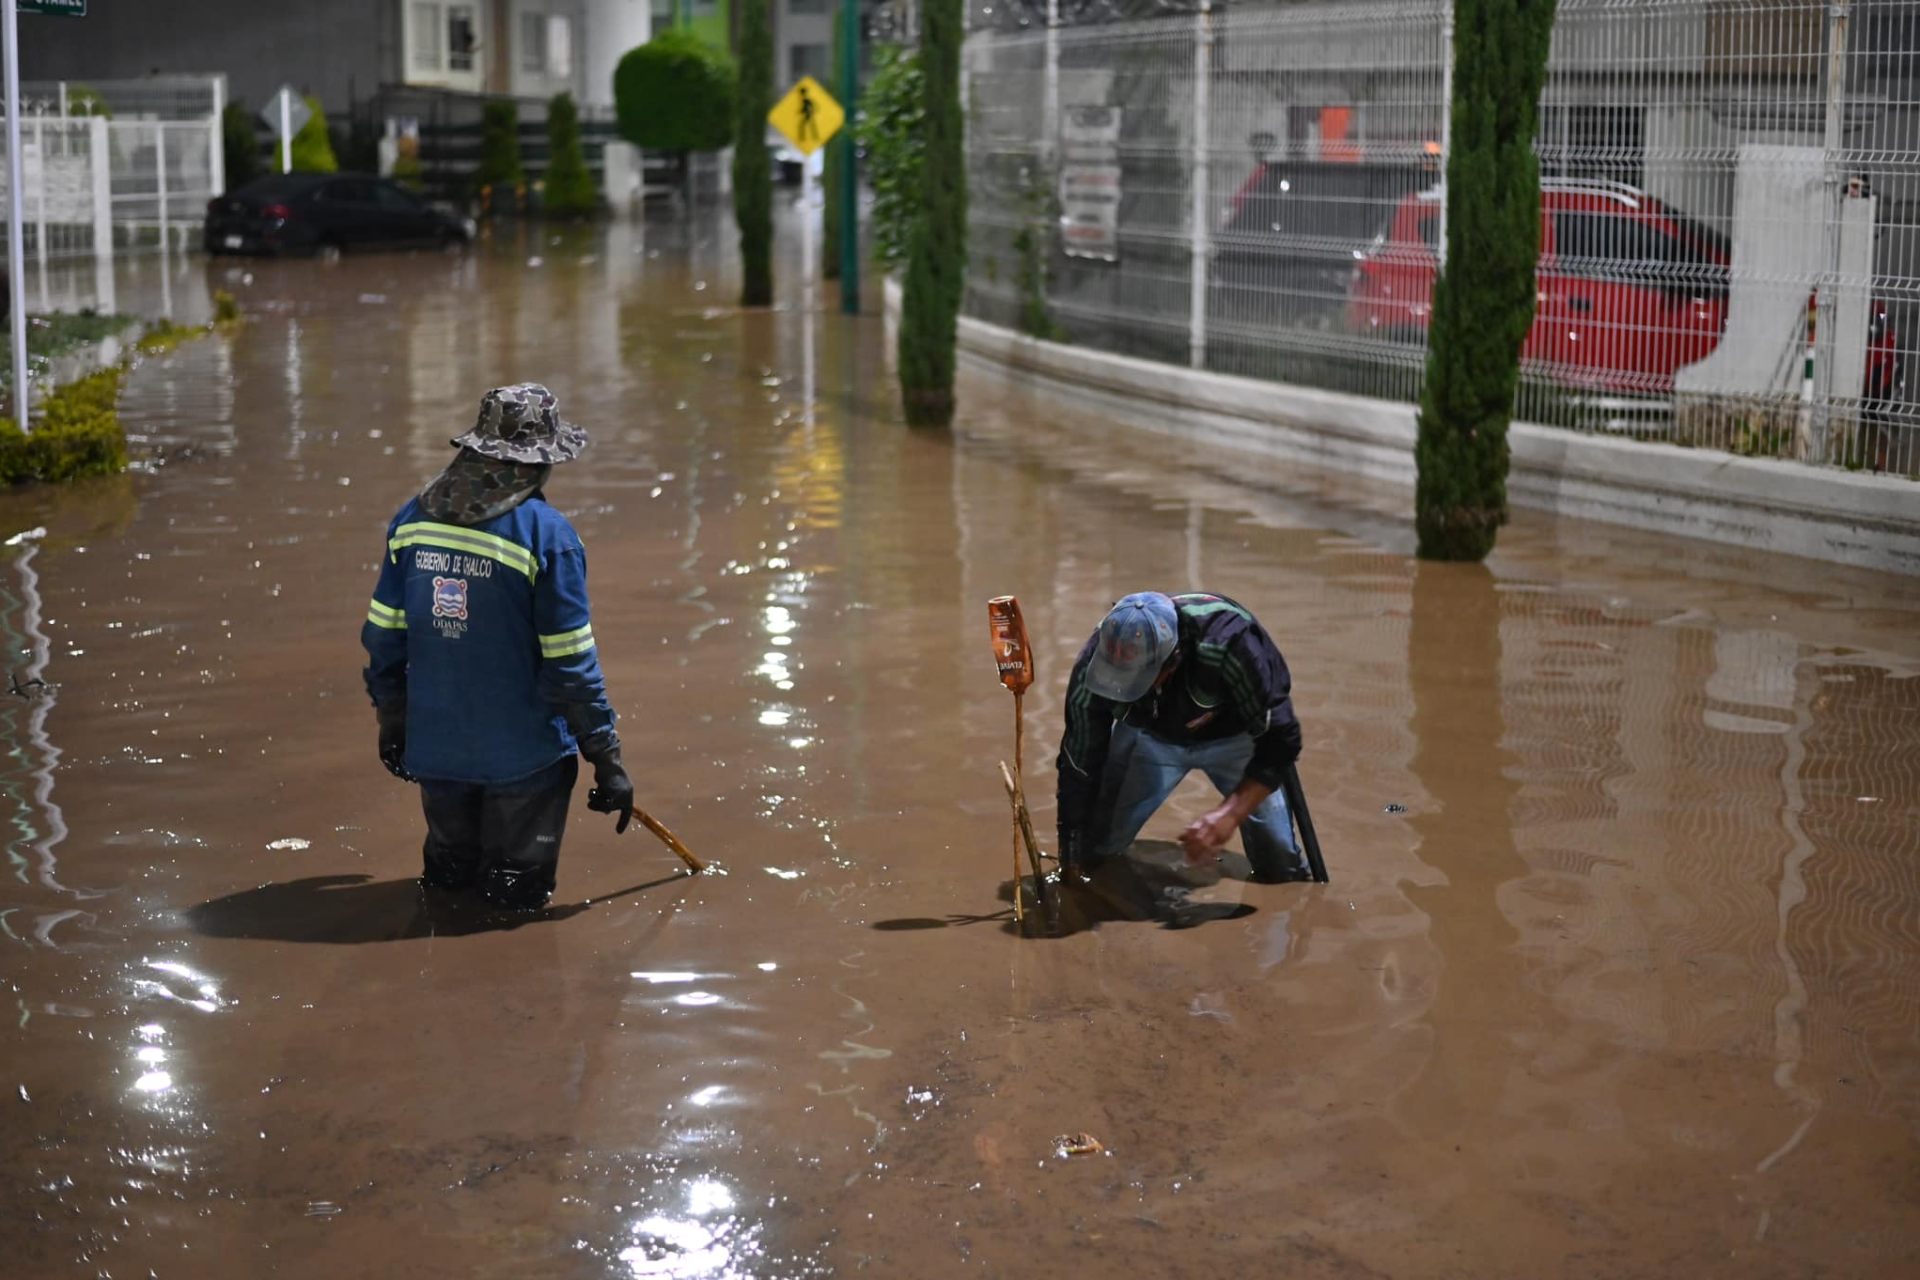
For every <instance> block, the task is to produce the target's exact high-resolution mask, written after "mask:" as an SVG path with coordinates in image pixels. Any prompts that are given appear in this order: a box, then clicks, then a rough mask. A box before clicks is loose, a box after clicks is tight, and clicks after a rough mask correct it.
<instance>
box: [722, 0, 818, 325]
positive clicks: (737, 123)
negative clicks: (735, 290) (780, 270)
mask: <svg viewBox="0 0 1920 1280" xmlns="http://www.w3.org/2000/svg"><path fill="white" fill-rule="evenodd" d="M739 2H740V4H741V14H740V23H741V26H740V84H739V94H738V99H737V102H736V104H735V112H734V137H733V218H734V221H735V222H737V223H739V224H740V268H741V280H740V305H741V306H743V307H764V306H766V305H767V304H768V303H770V302H772V301H773V157H772V156H771V155H770V154H769V153H768V151H767V110H768V108H770V107H771V106H772V105H773V32H772V31H771V30H770V29H769V26H768V21H767V18H768V15H767V9H768V6H769V5H770V4H771V0H739ZM802 212H803V213H804V212H805V211H804V210H803V211H802Z"/></svg>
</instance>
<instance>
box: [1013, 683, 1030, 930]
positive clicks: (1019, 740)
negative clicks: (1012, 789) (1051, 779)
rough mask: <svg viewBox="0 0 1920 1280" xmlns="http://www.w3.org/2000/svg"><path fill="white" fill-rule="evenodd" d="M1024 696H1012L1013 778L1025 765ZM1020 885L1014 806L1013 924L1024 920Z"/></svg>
mask: <svg viewBox="0 0 1920 1280" xmlns="http://www.w3.org/2000/svg"><path fill="white" fill-rule="evenodd" d="M1026 696H1027V695H1026V692H1025V691H1024V690H1015V691H1014V695H1013V775H1014V777H1015V778H1019V777H1022V776H1023V770H1022V769H1021V765H1022V764H1024V763H1025V761H1024V759H1023V756H1024V748H1025V745H1026V738H1027V717H1026ZM1020 883H1021V875H1020V810H1019V808H1018V807H1017V806H1016V807H1015V809H1014V811H1013V920H1014V923H1015V924H1023V923H1025V920H1026V912H1025V910H1024V908H1023V907H1022V906H1021V897H1022V894H1021V892H1020Z"/></svg>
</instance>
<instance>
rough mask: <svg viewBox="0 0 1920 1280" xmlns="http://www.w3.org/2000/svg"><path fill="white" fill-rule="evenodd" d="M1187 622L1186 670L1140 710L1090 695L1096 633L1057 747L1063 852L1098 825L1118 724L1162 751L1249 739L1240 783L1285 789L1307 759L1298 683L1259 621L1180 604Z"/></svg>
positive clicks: (1200, 597) (1203, 599)
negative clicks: (1296, 701) (1291, 772)
mask: <svg viewBox="0 0 1920 1280" xmlns="http://www.w3.org/2000/svg"><path fill="white" fill-rule="evenodd" d="M1173 605H1174V610H1175V612H1176V613H1177V614H1178V615H1179V619H1180V637H1179V654H1180V663H1179V666H1178V667H1177V668H1176V669H1175V671H1174V674H1173V677H1172V678H1171V679H1169V680H1168V681H1167V683H1166V684H1165V685H1163V686H1161V687H1160V689H1159V690H1157V691H1156V692H1153V693H1149V694H1148V695H1147V696H1146V697H1144V698H1142V699H1141V700H1140V701H1138V702H1135V703H1131V704H1126V703H1117V702H1110V701H1108V700H1107V699H1105V698H1102V697H1100V696H1099V695H1097V694H1095V693H1094V692H1093V691H1092V690H1091V689H1089V688H1088V687H1087V680H1086V676H1087V664H1088V663H1089V662H1090V661H1091V659H1092V657H1093V651H1094V646H1095V644H1096V643H1097V642H1098V640H1099V632H1097V631H1096V632H1095V633H1094V634H1093V636H1092V637H1090V638H1089V639H1088V640H1087V643H1086V645H1085V647H1083V648H1082V649H1081V650H1080V656H1079V658H1077V659H1076V660H1075V661H1074V664H1073V674H1072V675H1071V676H1070V677H1069V678H1068V680H1067V709H1066V731H1065V732H1064V733H1063V734H1062V735H1061V739H1060V756H1059V759H1058V760H1057V761H1056V762H1055V767H1056V769H1057V771H1058V773H1059V792H1058V797H1059V802H1060V814H1059V824H1060V843H1061V847H1062V848H1069V847H1072V846H1073V845H1074V844H1075V843H1076V840H1075V839H1073V838H1070V837H1077V836H1078V835H1079V833H1080V832H1082V831H1083V830H1085V829H1086V828H1087V827H1088V825H1089V823H1090V821H1091V819H1092V818H1093V816H1094V815H1093V812H1092V811H1093V807H1094V804H1095V803H1096V802H1097V800H1098V798H1099V794H1100V780H1101V774H1102V773H1103V772H1104V771H1105V768H1106V762H1107V744H1108V742H1109V741H1110V740H1111V738H1112V737H1113V725H1114V722H1115V721H1116V720H1125V721H1126V722H1127V723H1128V724H1129V725H1132V726H1133V727H1134V728H1136V729H1139V730H1141V731H1143V732H1146V733H1150V734H1152V735H1153V736H1154V737H1156V738H1159V739H1161V740H1162V741H1165V742H1172V743H1195V742H1211V741H1214V740H1216V739H1219V738H1230V737H1233V736H1234V735H1236V734H1246V735H1248V736H1249V737H1251V738H1252V739H1253V759H1252V760H1250V761H1249V762H1248V764H1247V772H1246V777H1245V778H1243V779H1242V781H1247V782H1257V783H1259V784H1260V785H1261V786H1264V787H1268V788H1270V789H1273V790H1278V789H1279V787H1280V781H1281V779H1282V778H1283V777H1284V776H1285V775H1286V771H1287V766H1288V765H1290V764H1292V763H1293V762H1294V761H1295V760H1297V759H1299V758H1300V722H1299V721H1298V720H1296V719H1294V715H1293V698H1292V693H1293V677H1292V676H1291V675H1290V674H1289V673H1288V671H1287V661H1286V659H1285V658H1283V657H1281V656H1280V649H1279V647H1278V646H1277V645H1275V644H1274V643H1273V640H1272V639H1271V638H1270V637H1269V636H1268V635H1267V633H1266V631H1265V629H1264V628H1262V627H1261V625H1260V623H1259V621H1258V620H1257V619H1256V618H1255V617H1254V616H1253V615H1252V614H1251V613H1249V612H1248V611H1247V610H1246V608H1245V607H1243V606H1242V605H1239V604H1237V603H1235V602H1234V601H1232V600H1229V599H1228V598H1227V597H1225V596H1220V595H1210V594H1204V593H1196V594H1193V595H1184V596H1174V597H1173Z"/></svg>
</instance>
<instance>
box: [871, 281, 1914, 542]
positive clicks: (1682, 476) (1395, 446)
mask: <svg viewBox="0 0 1920 1280" xmlns="http://www.w3.org/2000/svg"><path fill="white" fill-rule="evenodd" d="M899 299H900V295H899V287H898V285H897V284H895V283H893V282H891V281H890V282H889V283H888V285H887V309H888V312H889V313H890V318H891V317H892V315H893V314H894V313H897V311H898V308H899ZM960 351H961V356H962V360H963V363H965V364H966V365H967V366H969V367H971V368H973V369H975V370H977V371H979V372H983V373H990V374H994V375H997V376H1001V377H1005V378H1008V379H1011V380H1013V381H1015V382H1018V383H1020V384H1023V385H1025V386H1027V387H1029V388H1030V389H1032V390H1034V391H1036V392H1038V393H1041V394H1047V395H1057V396H1059V397H1060V398H1061V399H1062V401H1063V402H1065V403H1070V404H1072V405H1073V406H1075V407H1076V408H1080V409H1084V410H1086V411H1088V412H1091V413H1096V414H1099V415H1101V416H1103V417H1105V418H1107V419H1108V420H1110V421H1113V422H1115V423H1119V424H1123V425H1125V426H1127V427H1129V428H1133V429H1136V430H1141V431H1149V432H1153V433H1155V434H1158V435H1162V436H1167V437H1171V438H1175V439H1179V440H1184V441H1189V442H1191V443H1193V444H1195V445H1199V446H1204V447H1208V448H1219V449H1230V450H1236V451H1239V452H1242V453H1245V454H1249V455H1253V456H1258V457H1264V458H1272V459H1279V460H1283V461H1286V462H1289V463H1294V464H1299V465H1306V466H1312V467H1316V468H1321V469H1324V470H1327V471H1329V472H1333V473H1337V474H1339V475H1343V476H1359V477H1364V478H1366V479H1367V480H1369V481H1373V482H1385V483H1387V484H1392V485H1397V486H1401V487H1404V488H1405V489H1407V490H1408V491H1411V490H1412V487H1413V482H1414V461H1413V440H1414V407H1413V406H1412V405H1409V404H1399V403H1395V402H1392V401H1386V400H1373V399H1369V398H1367V397H1365V396H1354V395H1346V394H1342V393H1339V392H1333V391H1320V390H1316V389H1314V388H1311V387H1297V386H1291V385H1288V384H1286V383H1278V382H1263V381H1259V380H1257V379H1252V378H1238V377H1232V376H1229V375H1226V374H1218V373H1207V372H1201V371H1198V370H1193V369H1184V368H1181V367H1179V366H1177V365H1167V364H1158V363H1155V362H1153V361H1149V360H1140V359H1136V358H1134V357H1132V356H1120V355H1114V354H1111V353H1109V352H1104V351H1093V350H1088V349H1085V348H1081V347H1073V346H1066V345H1062V344H1060V343H1053V342H1040V341H1037V340H1035V339H1033V338H1028V337H1025V336H1023V335H1020V334H1018V333H1015V332H1013V331H1012V330H1009V329H1004V328H1001V327H1000V326H998V325H991V324H987V323H985V322H983V321H979V320H974V319H971V318H968V317H965V316H963V317H961V320H960ZM1508 442H1509V445H1510V447H1511V449H1512V457H1513V462H1512V470H1511V472H1510V473H1509V475H1508V478H1507V495H1508V499H1509V501H1511V502H1512V503H1513V504H1514V505H1515V506H1518V507H1528V508H1533V509H1537V510H1542V511H1549V512H1554V513H1557V514H1559V515H1564V516H1571V517H1575V518H1578V519H1582V520H1600V521H1604V522H1606V523H1609V524H1617V525H1625V526H1629V527H1631V528H1635V529H1645V530H1650V531H1654V532H1659V533H1670V534H1678V535H1680V536H1682V537H1690V538H1704V539H1708V540H1710V541H1714V542H1723V543H1730V544H1734V545H1737V546H1742V547H1747V548H1750V549H1754V550H1761V551H1773V552H1778V553H1780V554H1783V555H1796V556H1809V557H1812V558H1814V559H1818V560H1827V561H1832V562H1835V563H1839V564H1848V565H1855V566H1858V567H1861V568H1867V569H1879V570H1885V571H1889V572H1894V573H1903V574H1910V575H1915V576H1920V483H1915V482H1914V481H1912V480H1905V479H1899V478H1895V477H1890V476H1878V475H1867V474H1862V473H1858V472H1850V471H1842V470H1838V469H1835V468H1826V467H1809V466H1804V465H1801V464H1798V463H1792V462H1781V461H1776V460H1773V459H1768V458H1741V457H1736V456H1734V455H1732V454H1726V453H1718V452H1713V451H1709V450H1704V449H1687V448H1682V447H1680V446H1677V445H1669V444H1655V443H1646V442H1642V441H1635V440H1622V439H1616V438H1613V437H1609V436H1597V435H1586V434H1582V433H1579V432H1574V431H1566V430H1561V429H1559V428H1554V427H1543V426H1538V425H1535V424H1533V423H1526V422H1516V423H1514V424H1513V427H1512V429H1511V431H1510V432H1509V433H1508ZM1407 518H1408V520H1409V522H1411V520H1412V503H1411V500H1409V503H1408V512H1407Z"/></svg>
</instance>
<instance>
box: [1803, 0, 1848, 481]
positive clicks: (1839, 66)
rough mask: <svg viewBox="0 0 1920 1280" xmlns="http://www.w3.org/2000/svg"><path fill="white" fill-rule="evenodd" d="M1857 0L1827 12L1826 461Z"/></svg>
mask: <svg viewBox="0 0 1920 1280" xmlns="http://www.w3.org/2000/svg"><path fill="white" fill-rule="evenodd" d="M1852 7H1853V5H1852V0H1834V3H1833V5H1832V7H1831V8H1829V9H1828V11H1827V15H1828V16H1827V129H1826V137H1825V139H1824V151H1825V155H1824V156H1823V157H1822V159H1823V161H1824V163H1823V164H1822V165H1821V169H1822V171H1823V173H1822V179H1821V181H1822V182H1823V183H1824V185H1825V187H1826V195H1827V198H1826V200H1825V201H1824V202H1823V203H1824V207H1825V209H1826V215H1827V225H1826V235H1827V244H1826V249H1827V254H1826V257H1827V265H1826V270H1825V272H1824V273H1823V275H1822V279H1821V281H1820V284H1819V291H1818V293H1817V294H1816V295H1815V300H1816V302H1817V304H1818V308H1817V310H1816V312H1815V316H1816V319H1815V333H1814V352H1813V431H1812V439H1811V441H1810V444H1811V455H1812V459H1813V460H1814V461H1817V462H1824V461H1826V457H1827V436H1828V434H1829V432H1830V430H1831V428H1832V422H1833V357H1834V341H1833V339H1834V329H1835V327H1836V325H1837V323H1838V320H1839V315H1840V307H1839V292H1840V289H1839V284H1840V193H1841V190H1842V183H1841V179H1840V152H1841V149H1842V147H1843V146H1844V144H1845V142H1846V137H1845V125H1846V108H1847V18H1848V17H1849V11H1850V10H1851V9H1852Z"/></svg>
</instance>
